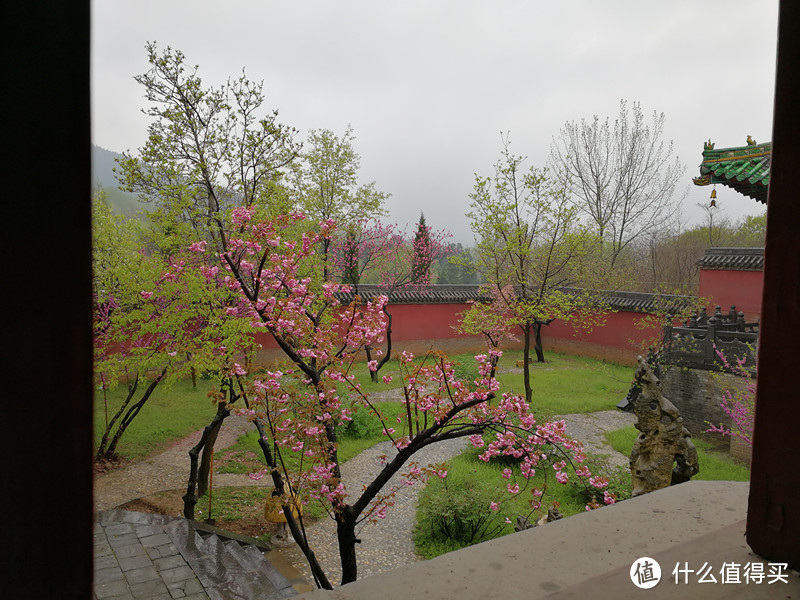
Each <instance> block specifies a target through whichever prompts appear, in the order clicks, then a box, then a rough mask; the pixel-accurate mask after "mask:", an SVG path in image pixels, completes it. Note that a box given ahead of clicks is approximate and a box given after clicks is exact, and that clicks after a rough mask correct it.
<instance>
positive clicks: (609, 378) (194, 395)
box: [94, 352, 633, 460]
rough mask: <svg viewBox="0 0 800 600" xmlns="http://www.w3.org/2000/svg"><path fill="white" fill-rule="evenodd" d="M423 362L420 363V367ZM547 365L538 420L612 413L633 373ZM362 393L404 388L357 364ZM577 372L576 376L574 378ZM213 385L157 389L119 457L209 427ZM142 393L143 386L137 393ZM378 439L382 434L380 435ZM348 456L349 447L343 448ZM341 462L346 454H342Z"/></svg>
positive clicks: (510, 388)
mask: <svg viewBox="0 0 800 600" xmlns="http://www.w3.org/2000/svg"><path fill="white" fill-rule="evenodd" d="M452 358H453V360H454V361H455V362H456V364H457V366H456V374H457V376H459V377H461V378H465V379H470V380H471V379H474V378H476V377H477V368H476V366H475V360H474V358H473V356H472V355H467V354H462V355H456V356H454V357H452ZM521 358H522V353H521V352H508V353H506V354H505V355H504V356H503V358H502V360H501V363H500V369H499V373H498V380H499V381H500V384H501V390H500V391H501V392H513V393H518V394H523V393H524V386H523V384H522V375H521V374H519V373H510V372H509V371H510V370H518V369H516V367H515V364H516V361H517V360H520V359H521ZM422 359H423V357H418V358H417V360H416V362H417V363H419V362H420V361H421V360H422ZM546 359H547V362H545V363H544V364H537V363H534V364H532V365H531V370H532V377H531V379H532V385H533V388H534V393H533V407H534V411H535V413H536V414H537V416H538V417H539V418H548V417H551V416H553V415H555V414H559V413H574V412H593V411H596V410H610V409H612V408H614V405H615V404H616V403H617V402H619V400H621V399H622V398H623V397H624V396H625V394H626V393H627V391H628V387H629V385H630V380H631V378H632V377H633V369H632V368H630V367H622V366H620V365H615V364H612V363H605V362H601V361H596V360H592V359H588V358H581V357H575V356H567V355H562V354H553V353H548V354H547V355H546ZM353 372H354V373H355V374H356V376H357V377H358V380H359V382H360V383H361V385H362V388H363V390H364V391H365V392H367V393H372V392H380V391H385V390H388V389H395V388H399V387H401V385H402V379H401V377H400V371H399V366H398V362H397V361H395V360H393V361H390V362H389V363H387V364H386V365H385V366H384V368H383V369H381V371H380V373H379V379H380V381H379V382H378V383H372V382H371V381H370V378H369V372H368V370H367V366H366V364H365V363H364V362H363V361H361V362H359V363H357V364H355V365H354V366H353ZM576 372H577V373H579V376H576ZM386 375H389V376H391V377H392V382H391V383H390V384H388V385H387V384H385V383H383V380H382V378H383V377H384V376H386ZM211 385H212V382H210V381H208V380H202V379H200V380H198V387H197V389H192V386H191V382H190V381H188V380H187V381H179V382H176V383H173V384H172V385H171V386H165V385H164V384H161V385H159V386H158V388H156V391H155V392H154V394H153V396H152V397H151V398H150V400H148V402H147V404H146V405H145V407H144V408H143V409H142V411H141V412H140V413H139V415H138V416H137V417H136V419H134V421H133V423H132V424H131V425H130V427H129V428H128V430H127V431H126V432H125V434H124V436H123V437H122V441H121V442H120V444H119V446H118V448H117V452H118V454H119V455H120V456H122V457H123V458H125V459H129V460H138V459H141V458H143V457H145V456H148V455H149V454H152V453H154V452H156V451H158V450H159V449H161V448H163V447H164V446H165V445H166V444H167V443H169V442H171V441H173V440H175V439H180V438H182V437H184V436H186V435H188V434H190V433H191V432H193V431H197V430H199V429H201V428H202V427H204V426H205V425H207V424H208V422H209V421H210V420H211V418H212V417H213V416H214V411H215V408H214V405H213V404H212V403H211V401H210V399H209V398H208V397H207V395H206V394H207V392H208V390H209V389H210V388H211ZM143 390H144V385H143V384H142V385H141V386H140V389H139V393H140V394H141V392H142V391H143ZM125 394H126V388H125V386H124V385H122V384H121V385H119V386H117V387H116V388H115V389H114V390H112V391H110V392H108V393H107V397H108V418H109V419H111V418H112V417H113V415H114V413H115V412H116V410H117V408H118V407H119V406H120V404H121V403H122V401H123V400H124V398H125ZM105 412H106V411H105V402H104V398H103V392H102V391H101V390H96V391H95V411H94V414H95V423H94V429H95V440H96V443H97V442H98V441H99V440H100V436H102V433H103V430H104V428H105V422H106V421H105V419H106V417H105ZM378 434H380V431H378ZM350 437H351V438H352V439H351V440H350V441H349V442H348V444H350V443H352V447H353V448H358V449H359V451H360V450H361V449H364V448H366V447H368V446H369V445H370V444H371V443H373V440H378V441H380V437H381V436H380V435H378V436H372V437H369V436H350ZM342 451H343V452H348V451H349V447H347V448H343V449H342ZM343 456H344V454H343Z"/></svg>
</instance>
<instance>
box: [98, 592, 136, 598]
mask: <svg viewBox="0 0 800 600" xmlns="http://www.w3.org/2000/svg"><path fill="white" fill-rule="evenodd" d="M105 600H136V598H134V597H133V594H131V591H130V590H126V591H125V593H124V594H120V595H119V596H111V598H106V599H105Z"/></svg>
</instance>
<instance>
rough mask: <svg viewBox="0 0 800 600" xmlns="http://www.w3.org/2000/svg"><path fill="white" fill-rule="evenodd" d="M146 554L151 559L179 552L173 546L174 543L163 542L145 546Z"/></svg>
mask: <svg viewBox="0 0 800 600" xmlns="http://www.w3.org/2000/svg"><path fill="white" fill-rule="evenodd" d="M145 551H146V552H147V555H148V556H149V557H150V558H152V559H153V560H155V559H157V558H165V557H167V556H175V555H176V554H180V552H179V551H178V549H177V548H176V547H175V544H173V543H169V544H164V545H163V546H156V547H155V548H145Z"/></svg>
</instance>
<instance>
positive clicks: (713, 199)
mask: <svg viewBox="0 0 800 600" xmlns="http://www.w3.org/2000/svg"><path fill="white" fill-rule="evenodd" d="M716 205H717V188H714V189H713V190H711V206H716Z"/></svg>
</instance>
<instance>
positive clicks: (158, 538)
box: [139, 531, 172, 548]
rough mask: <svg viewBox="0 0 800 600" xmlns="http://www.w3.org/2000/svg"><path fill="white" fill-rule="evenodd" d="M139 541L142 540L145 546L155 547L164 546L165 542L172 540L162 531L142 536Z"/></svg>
mask: <svg viewBox="0 0 800 600" xmlns="http://www.w3.org/2000/svg"><path fill="white" fill-rule="evenodd" d="M139 541H140V542H142V546H144V547H145V548H155V547H157V546H163V545H164V544H169V543H170V542H171V541H172V540H170V539H169V536H168V535H167V534H166V533H164V532H163V531H162V532H160V533H157V534H155V535H148V536H146V537H143V538H140V540H139Z"/></svg>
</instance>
